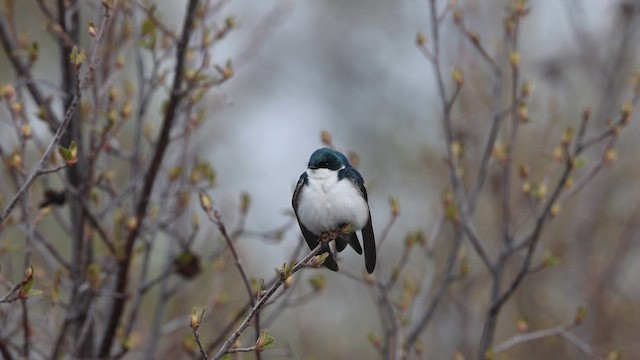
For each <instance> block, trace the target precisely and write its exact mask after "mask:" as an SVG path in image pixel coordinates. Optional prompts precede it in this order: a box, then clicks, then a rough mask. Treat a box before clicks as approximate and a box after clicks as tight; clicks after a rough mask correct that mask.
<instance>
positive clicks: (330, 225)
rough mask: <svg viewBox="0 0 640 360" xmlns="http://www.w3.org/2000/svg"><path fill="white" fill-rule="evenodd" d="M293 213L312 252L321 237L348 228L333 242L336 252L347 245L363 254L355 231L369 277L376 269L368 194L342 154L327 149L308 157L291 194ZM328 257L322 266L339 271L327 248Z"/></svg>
mask: <svg viewBox="0 0 640 360" xmlns="http://www.w3.org/2000/svg"><path fill="white" fill-rule="evenodd" d="M292 203H293V210H294V211H295V213H296V217H297V218H298V224H300V229H301V230H302V235H303V236H304V238H305V240H306V241H307V245H309V247H310V248H311V249H314V248H315V247H316V246H318V243H319V242H320V241H322V239H323V237H322V234H323V233H327V232H331V231H335V230H337V229H340V228H345V227H347V226H348V227H349V229H351V230H352V232H351V233H349V234H343V233H341V234H340V236H339V237H338V238H337V239H336V249H337V250H338V251H342V250H344V248H345V247H346V246H347V244H349V245H351V247H352V248H353V249H354V250H355V251H356V252H357V253H358V254H362V248H361V247H360V241H359V240H358V236H357V235H356V231H358V230H362V240H363V245H364V261H365V267H366V268H367V272H368V273H369V274H371V273H372V272H373V269H374V268H375V266H376V240H375V236H374V235H373V226H372V225H371V212H370V211H369V203H368V200H367V190H366V189H365V187H364V180H363V179H362V176H361V175H360V173H359V172H358V170H356V169H355V168H353V166H351V164H350V163H349V160H347V157H346V156H344V154H342V153H340V152H338V151H334V150H332V149H329V148H322V149H318V150H316V151H315V152H314V153H313V154H311V158H310V159H309V165H308V168H307V171H305V172H304V173H303V174H302V175H301V176H300V180H298V184H297V185H296V190H295V192H294V193H293V200H292ZM324 246H325V249H326V251H325V252H327V253H329V256H328V257H327V259H326V260H325V262H324V265H325V266H326V267H327V268H329V269H331V270H333V271H338V264H337V263H336V260H335V258H334V257H333V255H332V254H331V250H330V249H329V247H328V245H327V244H324Z"/></svg>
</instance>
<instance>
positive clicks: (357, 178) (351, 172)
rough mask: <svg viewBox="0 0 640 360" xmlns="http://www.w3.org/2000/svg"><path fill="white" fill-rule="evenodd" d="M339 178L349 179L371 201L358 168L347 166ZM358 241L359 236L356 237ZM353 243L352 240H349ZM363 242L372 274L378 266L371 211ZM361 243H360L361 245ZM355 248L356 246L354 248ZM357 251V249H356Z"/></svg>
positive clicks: (368, 268)
mask: <svg viewBox="0 0 640 360" xmlns="http://www.w3.org/2000/svg"><path fill="white" fill-rule="evenodd" d="M338 178H339V179H348V180H349V181H351V182H352V183H353V184H354V185H355V186H356V187H357V188H358V190H360V193H361V194H362V197H363V198H364V200H365V201H367V202H368V201H369V199H368V197H367V189H366V188H365V187H364V179H363V178H362V175H360V173H359V172H358V170H356V169H354V168H353V167H351V166H348V167H345V168H344V169H342V170H340V172H339V173H338ZM356 241H357V237H356ZM349 243H350V244H351V242H349ZM362 244H363V245H364V263H365V266H366V268H367V272H368V273H369V274H371V273H372V272H373V269H374V268H375V267H376V238H375V235H374V234H373V224H372V223H371V212H369V220H368V221H367V224H366V225H365V226H364V228H362ZM359 245H360V244H358V247H359ZM354 249H355V248H354ZM356 251H357V250H356Z"/></svg>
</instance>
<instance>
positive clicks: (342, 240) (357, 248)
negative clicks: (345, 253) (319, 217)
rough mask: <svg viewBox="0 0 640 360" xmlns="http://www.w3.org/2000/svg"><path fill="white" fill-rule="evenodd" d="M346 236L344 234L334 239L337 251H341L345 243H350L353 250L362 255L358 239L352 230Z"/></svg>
mask: <svg viewBox="0 0 640 360" xmlns="http://www.w3.org/2000/svg"><path fill="white" fill-rule="evenodd" d="M348 236H349V237H348V238H347V237H345V236H341V237H339V238H337V239H336V250H338V252H341V251H342V250H344V249H345V248H346V247H347V244H349V245H351V247H352V248H353V250H355V251H356V252H357V253H358V254H360V255H362V247H360V240H358V235H357V234H356V233H355V231H354V232H352V233H351V234H349V235H348Z"/></svg>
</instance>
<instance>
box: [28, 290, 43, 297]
mask: <svg viewBox="0 0 640 360" xmlns="http://www.w3.org/2000/svg"><path fill="white" fill-rule="evenodd" d="M42 294H43V292H42V290H38V289H30V290H29V291H27V294H26V295H27V297H34V296H40V295H42Z"/></svg>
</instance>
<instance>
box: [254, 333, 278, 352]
mask: <svg viewBox="0 0 640 360" xmlns="http://www.w3.org/2000/svg"><path fill="white" fill-rule="evenodd" d="M274 341H275V339H274V338H273V336H271V335H269V333H268V330H267V329H262V330H261V331H260V336H258V340H256V350H257V351H259V352H261V351H262V350H264V349H267V348H269V347H271V345H273V342H274Z"/></svg>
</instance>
